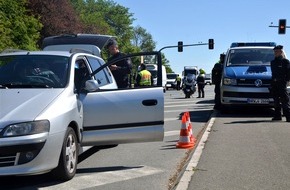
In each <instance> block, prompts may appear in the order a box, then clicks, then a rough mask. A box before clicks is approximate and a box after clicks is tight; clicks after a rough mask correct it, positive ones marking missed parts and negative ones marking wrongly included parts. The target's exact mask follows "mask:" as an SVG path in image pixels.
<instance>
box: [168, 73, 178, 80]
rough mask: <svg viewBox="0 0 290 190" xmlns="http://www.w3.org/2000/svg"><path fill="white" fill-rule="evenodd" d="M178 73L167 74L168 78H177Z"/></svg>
mask: <svg viewBox="0 0 290 190" xmlns="http://www.w3.org/2000/svg"><path fill="white" fill-rule="evenodd" d="M176 77H177V75H176V74H167V79H176Z"/></svg>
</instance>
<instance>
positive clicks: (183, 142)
mask: <svg viewBox="0 0 290 190" xmlns="http://www.w3.org/2000/svg"><path fill="white" fill-rule="evenodd" d="M193 146H194V144H193V143H191V142H190V134H189V131H188V128H187V126H186V116H185V115H183V116H182V119H181V129H180V136H179V141H178V142H177V143H176V147H177V148H192V147H193Z"/></svg>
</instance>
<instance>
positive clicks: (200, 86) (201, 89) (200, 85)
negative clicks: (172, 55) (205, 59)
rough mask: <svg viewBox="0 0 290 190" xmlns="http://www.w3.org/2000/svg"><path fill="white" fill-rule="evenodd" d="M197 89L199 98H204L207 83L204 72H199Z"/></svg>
mask: <svg viewBox="0 0 290 190" xmlns="http://www.w3.org/2000/svg"><path fill="white" fill-rule="evenodd" d="M196 82H197V89H198V98H204V85H205V76H204V74H199V75H198V77H197V79H196Z"/></svg>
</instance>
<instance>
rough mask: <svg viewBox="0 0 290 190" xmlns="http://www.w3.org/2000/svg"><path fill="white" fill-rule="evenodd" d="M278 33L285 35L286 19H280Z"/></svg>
mask: <svg viewBox="0 0 290 190" xmlns="http://www.w3.org/2000/svg"><path fill="white" fill-rule="evenodd" d="M278 33H279V34H285V33H286V19H280V20H279V28H278Z"/></svg>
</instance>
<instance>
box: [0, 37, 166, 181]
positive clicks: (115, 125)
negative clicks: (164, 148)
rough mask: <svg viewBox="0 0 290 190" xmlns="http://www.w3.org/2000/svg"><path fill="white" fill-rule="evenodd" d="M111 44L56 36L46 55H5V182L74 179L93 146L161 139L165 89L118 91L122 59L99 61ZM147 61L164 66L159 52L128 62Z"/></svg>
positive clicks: (0, 116) (0, 151)
mask: <svg viewBox="0 0 290 190" xmlns="http://www.w3.org/2000/svg"><path fill="white" fill-rule="evenodd" d="M111 38H112V37H111V36H105V35H104V36H102V35H83V34H79V35H65V36H54V37H49V38H46V39H45V40H44V48H43V49H44V51H16V52H7V53H1V54H0V94H1V101H0V107H1V111H0V176H7V175H32V174H39V173H44V172H50V173H51V174H53V175H51V176H53V177H55V178H57V179H60V180H64V181H65V180H70V179H71V178H73V177H74V175H75V173H76V169H77V163H78V156H79V155H80V154H81V153H83V152H84V150H85V147H87V146H98V147H100V148H104V147H108V146H115V145H118V144H124V143H137V142H152V141H162V140H163V137H164V93H163V87H162V84H161V83H160V82H159V83H158V82H157V84H156V86H154V87H150V88H140V89H134V88H125V89H118V86H117V84H116V82H115V79H114V77H113V75H112V73H111V71H110V69H109V67H108V66H110V65H111V64H114V63H115V62H116V61H117V60H113V61H111V62H109V63H105V61H104V60H103V59H102V58H101V57H100V56H99V55H100V50H101V49H102V47H104V46H105V45H106V43H107V41H108V40H109V39H111ZM87 43H90V44H87ZM57 44H59V45H60V46H61V47H62V48H61V47H59V46H57ZM64 44H65V46H63V45H64ZM86 44H87V45H88V46H89V48H87V49H86V50H85V51H84V50H80V49H79V48H80V47H81V46H82V47H85V45H86ZM49 46H54V47H57V51H55V48H53V47H50V48H48V47H49ZM75 47H77V49H74V48H75ZM89 49H91V51H90V52H88V50H89ZM147 55H148V56H150V57H151V58H154V57H156V58H155V59H156V60H161V54H160V53H158V52H152V53H150V52H146V54H142V53H136V54H134V55H128V56H125V57H124V58H127V57H131V58H134V60H138V59H140V57H141V56H147ZM159 56H160V57H159ZM157 57H158V58H157ZM122 59H123V58H120V59H118V60H122ZM158 64H161V63H158ZM161 74H162V73H161V71H160V73H157V75H158V76H161ZM128 94H129V95H128ZM110 115H113V116H114V117H110ZM108 118H109V119H108ZM104 145H105V146H104Z"/></svg>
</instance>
